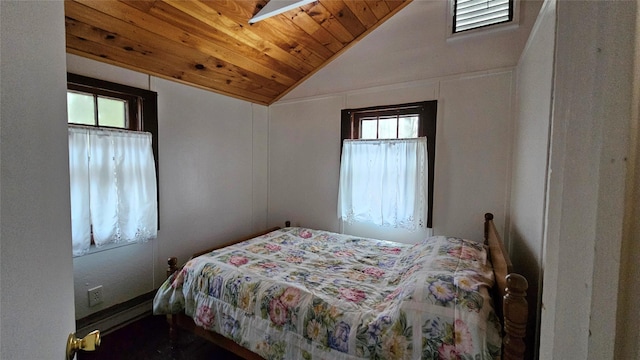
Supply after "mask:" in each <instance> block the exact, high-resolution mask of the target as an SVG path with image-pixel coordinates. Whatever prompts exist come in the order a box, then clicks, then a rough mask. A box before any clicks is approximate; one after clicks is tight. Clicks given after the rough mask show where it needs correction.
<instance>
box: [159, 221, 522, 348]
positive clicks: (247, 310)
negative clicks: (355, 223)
mask: <svg viewBox="0 0 640 360" xmlns="http://www.w3.org/2000/svg"><path fill="white" fill-rule="evenodd" d="M484 229H485V231H484V233H485V235H484V238H485V244H482V243H479V242H475V241H471V240H465V239H459V238H454V237H446V236H435V237H431V238H429V239H425V240H424V241H422V242H421V243H419V244H414V245H408V244H399V243H394V242H389V241H384V240H376V239H366V238H360V237H355V236H349V235H344V234H336V233H331V232H327V231H322V230H315V229H307V228H300V227H288V226H287V227H285V228H282V229H280V228H272V229H268V230H266V231H264V232H261V233H259V234H256V235H255V236H251V237H250V238H243V239H240V240H238V241H233V242H231V243H229V244H226V245H224V246H221V247H218V248H214V249H208V250H205V251H201V252H199V253H198V254H195V255H194V257H192V258H191V259H190V260H189V261H188V262H187V263H186V264H185V265H183V266H182V267H181V268H178V267H177V260H176V259H175V258H170V259H169V269H168V271H167V273H168V275H169V276H168V279H167V281H165V282H164V283H163V285H162V286H161V287H160V289H159V290H158V292H157V294H156V297H155V299H154V313H155V314H165V315H167V316H168V319H169V323H170V325H171V331H172V338H175V336H177V331H178V329H182V330H187V331H191V332H193V333H195V334H197V335H200V336H202V337H204V338H206V339H209V340H211V341H212V342H214V343H216V344H218V345H219V346H221V347H223V348H226V349H228V350H230V351H232V352H234V353H236V354H237V355H239V356H241V357H243V358H245V359H336V360H342V359H345V360H352V359H499V358H502V359H522V358H524V352H525V346H524V341H523V339H524V336H525V329H526V321H527V303H526V300H525V296H526V289H527V282H526V279H525V278H523V277H522V276H520V275H518V274H514V273H512V264H511V262H510V261H509V259H508V257H507V256H506V253H505V251H504V247H503V245H502V240H501V239H500V236H499V234H498V232H497V231H496V229H495V226H494V224H493V215H491V214H486V215H485V226H484Z"/></svg>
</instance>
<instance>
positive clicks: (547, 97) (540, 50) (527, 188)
mask: <svg viewBox="0 0 640 360" xmlns="http://www.w3.org/2000/svg"><path fill="white" fill-rule="evenodd" d="M555 20H556V18H555V1H552V0H550V1H546V2H545V4H544V5H543V7H542V10H541V12H540V16H538V21H537V22H536V24H535V26H534V28H533V30H532V32H531V36H530V37H529V41H528V42H527V46H526V47H525V50H524V52H523V53H522V56H521V58H520V62H519V63H518V68H517V73H516V78H517V85H516V101H517V111H516V117H515V126H514V145H513V170H512V178H511V203H510V207H509V208H510V211H509V223H508V224H507V228H508V230H507V234H508V236H507V238H508V239H509V242H510V244H509V248H510V252H511V256H512V261H513V263H514V265H515V267H516V269H515V270H516V271H518V272H520V273H521V274H523V275H524V276H525V277H526V278H527V280H528V281H529V291H528V295H529V299H528V300H529V305H530V306H529V309H530V310H529V315H530V316H529V319H530V327H529V329H527V331H528V332H529V334H537V329H536V327H537V326H536V325H537V323H538V314H537V313H538V310H537V309H538V307H537V305H538V304H539V303H540V298H541V284H540V281H541V280H542V275H541V271H542V266H541V264H542V261H543V259H542V248H543V231H544V228H543V227H544V219H545V207H546V202H545V200H546V184H547V175H548V174H547V159H548V149H549V123H550V120H549V118H550V114H551V90H552V85H553V60H554V56H553V55H554V45H555V41H554V39H555ZM537 337H538V336H537V335H535V336H532V337H531V339H532V340H533V341H532V342H530V343H528V344H527V346H528V349H529V353H530V354H531V355H534V353H535V352H537V344H536V342H535V339H537ZM534 358H535V356H534Z"/></svg>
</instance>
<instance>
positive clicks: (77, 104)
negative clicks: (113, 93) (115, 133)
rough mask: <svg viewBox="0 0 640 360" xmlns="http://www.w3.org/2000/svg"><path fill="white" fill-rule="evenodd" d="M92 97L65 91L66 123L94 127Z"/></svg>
mask: <svg viewBox="0 0 640 360" xmlns="http://www.w3.org/2000/svg"><path fill="white" fill-rule="evenodd" d="M94 113H95V108H94V103H93V95H87V94H81V93H76V92H71V91H67V122H69V123H72V124H83V125H95V118H94V116H95V115H94Z"/></svg>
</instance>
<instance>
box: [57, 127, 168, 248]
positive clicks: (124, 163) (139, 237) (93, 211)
mask: <svg viewBox="0 0 640 360" xmlns="http://www.w3.org/2000/svg"><path fill="white" fill-rule="evenodd" d="M69 172H70V182H71V223H72V240H73V255H74V256H79V255H82V254H84V253H86V252H87V251H88V250H89V247H90V245H91V234H92V232H93V239H94V242H95V244H96V246H97V247H100V246H102V245H105V244H109V243H118V242H133V241H146V240H149V239H152V238H155V237H156V236H157V233H158V201H157V190H156V189H157V185H156V170H155V162H154V158H153V150H152V148H151V134H150V133H143V132H135V131H122V130H105V129H91V128H84V127H72V126H70V127H69Z"/></svg>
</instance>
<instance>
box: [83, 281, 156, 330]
mask: <svg viewBox="0 0 640 360" xmlns="http://www.w3.org/2000/svg"><path fill="white" fill-rule="evenodd" d="M155 293H156V291H155V290H154V291H150V292H148V293H146V294H143V295H140V296H138V297H136V298H133V299H131V300H129V301H125V302H123V303H120V304H117V305H114V306H111V307H109V308H107V309H104V310H100V311H98V312H96V313H93V314H91V315H89V316H86V317H84V318H82V319H78V320H76V336H78V337H83V336H85V335H86V334H88V333H90V332H91V331H94V330H100V335H103V336H104V335H107V334H109V333H111V332H113V331H115V330H118V329H120V328H122V327H124V326H126V325H129V324H130V323H132V322H134V321H136V320H139V319H141V318H143V317H145V316H149V315H151V314H152V308H153V297H154V296H155Z"/></svg>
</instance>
